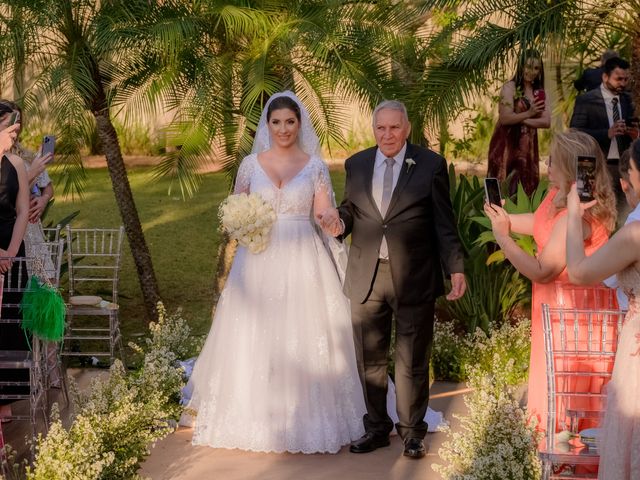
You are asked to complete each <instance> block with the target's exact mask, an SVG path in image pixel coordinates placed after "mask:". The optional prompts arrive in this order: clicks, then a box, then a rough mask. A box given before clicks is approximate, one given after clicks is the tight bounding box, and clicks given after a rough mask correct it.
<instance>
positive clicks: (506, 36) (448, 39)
mask: <svg viewBox="0 0 640 480" xmlns="http://www.w3.org/2000/svg"><path fill="white" fill-rule="evenodd" d="M424 5H425V7H428V8H432V9H437V10H438V11H440V10H444V11H449V12H455V15H451V16H449V17H448V19H451V20H448V21H445V22H443V21H436V22H435V23H434V25H433V28H432V29H431V30H428V29H425V30H424V31H423V32H421V33H422V35H423V38H422V40H423V42H424V44H425V45H426V47H425V49H426V50H427V51H430V52H438V53H439V55H432V56H431V57H430V58H429V60H428V61H427V62H425V63H424V64H423V68H422V70H421V71H420V74H421V78H420V80H419V84H420V85H421V86H422V87H423V88H421V89H420V90H417V89H416V90H415V91H412V95H413V100H414V102H415V103H416V104H418V105H420V106H421V108H420V112H419V114H420V115H419V117H418V119H416V122H420V124H419V125H418V124H414V129H419V130H420V131H422V130H423V129H424V128H425V127H426V128H431V129H432V130H436V131H437V129H438V128H440V126H441V125H443V124H444V125H446V124H447V122H448V121H449V120H452V119H455V118H456V117H457V116H458V115H459V114H460V112H463V111H464V110H466V109H467V108H468V106H469V104H471V103H473V102H474V101H475V100H477V99H478V98H486V97H487V96H489V95H493V94H494V93H495V88H496V83H498V84H499V83H502V82H504V81H506V80H507V79H508V78H511V77H512V76H513V74H514V73H515V70H516V64H517V62H518V60H519V59H520V58H521V57H522V56H523V55H524V54H525V52H526V51H527V50H528V49H536V50H538V51H539V52H541V53H542V55H544V58H545V60H551V61H547V63H546V72H545V73H546V78H547V79H548V80H551V81H552V82H554V83H555V87H556V91H557V92H558V104H556V105H555V107H557V110H558V111H560V112H561V113H564V114H565V115H566V114H567V113H568V111H569V109H570V105H572V104H573V99H574V98H575V90H574V89H573V86H572V82H573V80H574V79H575V78H576V76H577V73H578V72H579V71H581V70H582V69H583V65H584V64H585V63H586V64H588V65H589V66H593V65H594V64H595V63H597V62H598V57H599V55H600V54H601V53H602V51H603V50H604V49H606V48H618V49H619V50H620V51H622V52H625V51H626V52H627V54H628V53H629V45H630V44H631V40H632V39H634V38H635V39H637V38H638V30H637V23H638V18H637V12H638V7H639V6H640V5H639V4H638V1H637V0H621V1H618V2H616V3H615V8H611V7H610V6H608V5H606V4H604V3H602V2H596V1H588V2H581V1H577V0H557V1H527V2H514V1H512V0H482V1H480V0H472V1H464V2H463V1H460V0H426V1H425V3H424ZM443 42H445V43H447V44H448V46H447V48H446V49H443V48H442V47H441V45H442V43H443ZM554 67H555V68H554ZM416 68H417V69H418V70H420V69H419V67H416ZM554 70H555V71H554ZM548 83H549V82H548ZM544 151H545V150H544V148H543V152H544Z"/></svg>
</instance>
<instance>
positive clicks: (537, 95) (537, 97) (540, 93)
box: [533, 89, 547, 102]
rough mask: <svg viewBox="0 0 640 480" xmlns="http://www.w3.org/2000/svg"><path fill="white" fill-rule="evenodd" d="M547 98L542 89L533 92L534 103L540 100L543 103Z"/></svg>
mask: <svg viewBox="0 0 640 480" xmlns="http://www.w3.org/2000/svg"><path fill="white" fill-rule="evenodd" d="M546 98H547V94H546V93H545V91H544V90H542V89H538V90H534V91H533V100H534V101H535V102H537V101H539V100H542V101H543V102H544V101H545V100H546Z"/></svg>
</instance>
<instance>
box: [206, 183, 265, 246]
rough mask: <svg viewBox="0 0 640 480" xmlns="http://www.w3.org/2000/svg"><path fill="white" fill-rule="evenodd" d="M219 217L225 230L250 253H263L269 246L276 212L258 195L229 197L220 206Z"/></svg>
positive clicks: (242, 194) (240, 194)
mask: <svg viewBox="0 0 640 480" xmlns="http://www.w3.org/2000/svg"><path fill="white" fill-rule="evenodd" d="M218 216H219V217H220V224H221V225H222V228H223V230H224V231H225V232H227V233H228V234H229V236H230V237H231V238H232V239H233V240H237V241H238V243H239V244H240V245H242V246H244V247H247V248H248V249H249V251H250V252H252V253H260V252H263V251H264V250H265V249H266V248H267V245H269V233H270V232H271V227H272V226H273V223H274V222H275V221H276V212H275V211H274V210H273V207H272V206H271V204H270V203H267V202H265V201H264V200H263V198H262V197H261V196H260V195H258V194H257V193H249V194H246V193H239V194H235V195H229V196H228V197H227V198H226V199H225V201H224V202H222V204H221V205H220V208H219V210H218Z"/></svg>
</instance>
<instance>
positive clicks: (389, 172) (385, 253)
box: [380, 158, 396, 258]
mask: <svg viewBox="0 0 640 480" xmlns="http://www.w3.org/2000/svg"><path fill="white" fill-rule="evenodd" d="M385 163H386V164H387V166H386V168H385V169H384V177H382V201H381V202H380V213H381V214H382V217H383V218H384V216H385V215H386V214H387V209H388V208H389V202H390V201H391V194H392V193H393V166H394V165H395V163H396V161H395V159H393V158H387V159H385ZM380 258H389V249H388V247H387V239H386V238H385V237H384V235H383V236H382V243H380Z"/></svg>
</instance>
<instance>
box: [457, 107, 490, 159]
mask: <svg viewBox="0 0 640 480" xmlns="http://www.w3.org/2000/svg"><path fill="white" fill-rule="evenodd" d="M495 123H496V119H495V116H494V114H493V113H492V112H491V111H487V109H486V108H485V107H482V106H477V108H476V109H475V110H474V111H473V116H472V117H471V118H467V119H466V120H465V122H464V125H463V137H462V138H450V140H449V142H450V144H448V145H447V150H446V152H451V155H453V158H461V159H464V160H469V161H472V162H482V161H484V160H486V158H487V152H488V151H489V143H490V142H491V135H493V129H494V126H495ZM446 156H448V155H446Z"/></svg>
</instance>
